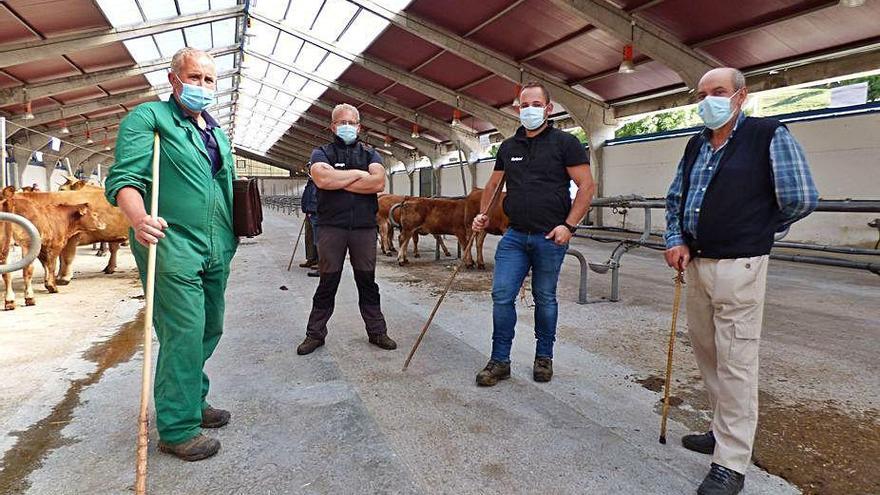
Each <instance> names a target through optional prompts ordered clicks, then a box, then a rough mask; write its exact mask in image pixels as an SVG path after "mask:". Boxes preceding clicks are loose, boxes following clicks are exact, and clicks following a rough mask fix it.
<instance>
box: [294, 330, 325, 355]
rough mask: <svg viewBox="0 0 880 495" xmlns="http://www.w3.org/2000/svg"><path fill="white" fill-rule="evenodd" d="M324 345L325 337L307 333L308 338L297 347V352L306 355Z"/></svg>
mask: <svg viewBox="0 0 880 495" xmlns="http://www.w3.org/2000/svg"><path fill="white" fill-rule="evenodd" d="M322 345H324V340H323V339H316V338H313V337H309V336H308V335H307V336H306V339H305V340H303V341H302V344H300V345H299V347H297V348H296V353H297V354H299V355H300V356H305V355H306V354H311V353H313V352H315V349H317V348H318V347H321V346H322Z"/></svg>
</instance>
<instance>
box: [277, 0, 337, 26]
mask: <svg viewBox="0 0 880 495" xmlns="http://www.w3.org/2000/svg"><path fill="white" fill-rule="evenodd" d="M320 8H321V2H317V1H315V0H292V3H291V5H290V12H288V14H287V20H286V21H285V23H286V24H290V25H291V26H293V27H295V28H297V29H301V30H304V31H308V30H309V29H310V28H311V26H312V22H313V21H314V20H315V16H316V15H318V10H319V9H320ZM323 13H324V14H326V13H327V10H326V9H325V10H324V11H323Z"/></svg>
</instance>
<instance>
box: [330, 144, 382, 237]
mask: <svg viewBox="0 0 880 495" xmlns="http://www.w3.org/2000/svg"><path fill="white" fill-rule="evenodd" d="M321 150H322V151H324V154H326V155H327V158H328V159H329V163H330V166H331V167H333V168H334V169H335V170H365V171H369V168H370V162H371V159H370V157H371V153H370V149H368V148H367V147H366V145H364V144H363V143H361V142H360V141H357V142H355V143H354V144H351V145H346V144H344V143H342V142H341V141H339V140H337V141H336V142H333V143H330V144H325V145H324V146H321ZM377 198H378V196H377V195H375V194H358V193H353V192H349V191H346V190H344V189H337V190H332V191H331V190H324V189H321V188H318V226H321V227H339V228H342V229H367V228H376V212H378V211H379V201H378V199H377Z"/></svg>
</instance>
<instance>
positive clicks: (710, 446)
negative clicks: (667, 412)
mask: <svg viewBox="0 0 880 495" xmlns="http://www.w3.org/2000/svg"><path fill="white" fill-rule="evenodd" d="M681 446H682V447H684V448H686V449H688V450H693V451H694V452H699V453H701V454H709V455H712V454H713V453H714V452H715V434H714V433H712V432H711V431H707V432H706V433H697V434H695V435H685V436H683V437H681Z"/></svg>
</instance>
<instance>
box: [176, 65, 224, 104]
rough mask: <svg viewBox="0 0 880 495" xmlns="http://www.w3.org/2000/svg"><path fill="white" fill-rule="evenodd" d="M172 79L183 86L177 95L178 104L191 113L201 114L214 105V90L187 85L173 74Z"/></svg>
mask: <svg viewBox="0 0 880 495" xmlns="http://www.w3.org/2000/svg"><path fill="white" fill-rule="evenodd" d="M174 77H176V78H177V80H178V81H180V84H181V85H183V89H182V90H181V91H180V94H179V95H177V98H178V100H180V103H181V104H182V105H183V106H185V107H186V108H188V109H190V110H192V111H193V112H201V111H203V110H204V109H206V108H208V107H209V106H211V104H213V103H214V90H213V89H209V88H206V87H204V86H196V85H194V84H187V83H185V82H183V81H182V80H181V79H180V76H178V75H177V74H174Z"/></svg>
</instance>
